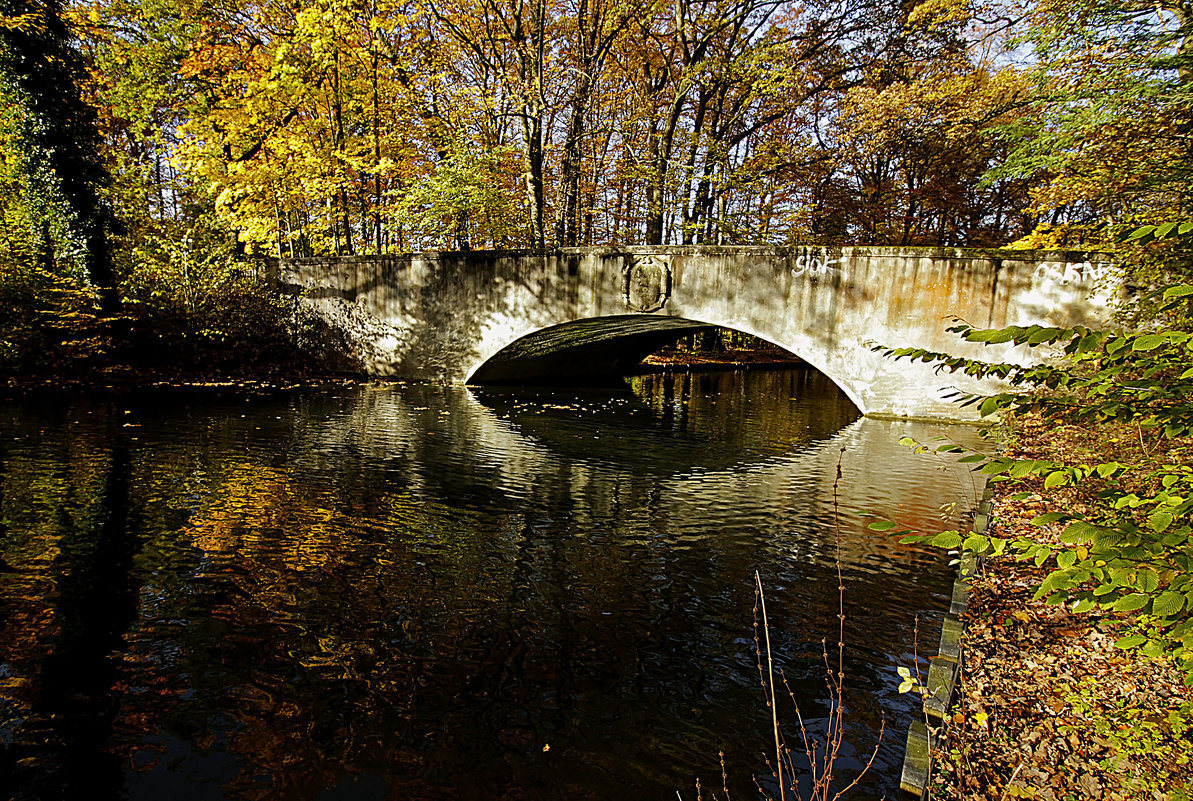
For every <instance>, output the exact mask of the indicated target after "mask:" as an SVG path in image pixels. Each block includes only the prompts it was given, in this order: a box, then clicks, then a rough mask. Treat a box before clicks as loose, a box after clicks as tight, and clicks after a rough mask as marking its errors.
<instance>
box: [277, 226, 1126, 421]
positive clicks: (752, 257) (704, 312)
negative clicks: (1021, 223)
mask: <svg viewBox="0 0 1193 801" xmlns="http://www.w3.org/2000/svg"><path fill="white" fill-rule="evenodd" d="M1110 269H1111V266H1110V265H1108V264H1107V263H1106V262H1105V261H1104V260H1100V259H1098V257H1097V256H1089V255H1087V254H1077V253H1033V252H1024V251H1019V252H1006V251H964V250H960V249H952V248H886V247H845V248H821V247H785V248H776V247H707V246H693V247H617V248H562V249H558V250H552V251H472V252H467V253H420V254H410V255H404V256H366V257H334V258H322V259H298V260H289V261H276V260H275V261H272V262H271V263H270V270H271V271H272V274H273V275H274V276H275V277H276V278H277V279H278V281H279V283H280V284H281V287H282V289H283V291H286V292H289V293H291V294H293V295H295V296H296V297H297V298H298V301H297V302H299V303H302V304H305V305H306V306H307V307H308V308H310V309H311V310H312V311H314V312H316V313H317V314H319V315H321V316H322V317H323V318H324V319H325V320H326V321H327V323H328V324H329V325H330V326H331V327H332V328H335V329H338V330H340V331H341V332H342V334H343V339H344V341H345V342H346V343H347V344H348V346H349V350H350V355H351V357H352V361H353V364H352V368H353V369H355V370H357V371H360V372H365V373H368V374H372V375H381V376H400V377H406V378H415V379H426V380H433V381H447V382H454V383H463V382H466V381H468V380H474V381H484V380H494V376H495V375H496V376H499V375H500V373H499V371H498V368H497V366H496V365H489V366H488V367H484V365H485V364H486V363H487V362H489V361H490V360H491V359H493V358H494V357H496V356H497V355H498V354H501V353H503V352H504V356H502V357H501V359H499V363H504V365H505V366H504V367H503V368H501V369H504V370H506V371H507V373H508V371H510V370H515V369H523V368H525V365H523V367H522V368H517V367H515V366H514V362H516V361H517V359H513V358H507V357H510V356H511V355H517V353H518V352H519V350H521V351H525V352H524V353H522V356H527V355H532V356H533V355H534V354H533V353H530V351H533V350H534V349H535V348H541V347H545V344H544V343H547V342H548V340H549V339H550V337H552V336H573V335H579V334H580V333H582V332H583V331H584V330H585V328H584V326H586V325H587V326H590V328H591V330H590V333H592V332H593V331H595V330H596V329H599V328H601V327H602V326H612V327H611V328H609V329H608V331H607V333H610V334H611V335H612V334H616V335H617V336H624V335H625V333H626V330H628V329H626V328H625V326H627V325H630V324H631V323H632V324H633V325H636V326H640V327H641V330H640V332H639V333H640V335H641V336H642V337H644V339H643V340H642V342H643V343H645V341H646V340H647V339H649V338H650V337H651V336H661V335H662V333H663V332H665V331H670V332H671V334H669V335H673V334H674V333H675V329H676V327H682V326H701V325H717V326H723V327H725V328H732V329H734V330H737V331H742V332H745V333H748V334H753V335H754V336H757V337H760V338H762V339H765V340H767V341H769V342H773V343H775V344H777V345H779V346H780V347H783V348H785V349H787V350H789V351H791V352H792V353H795V354H796V355H798V356H800V357H801V358H803V359H805V360H806V361H807V362H808V363H809V364H811V365H812V366H813V367H815V368H817V369H818V370H820V371H821V372H823V373H824V374H825V375H827V376H829V377H830V378H831V379H832V380H833V381H834V382H835V383H836V384H837V385H838V386H839V387H841V389H842V390H843V391H844V392H845V394H846V395H847V396H848V397H849V398H850V400H852V401H853V403H854V404H855V405H856V406H857V407H858V409H860V410H861V411H862V413H863V414H867V415H870V416H881V417H915V418H929V419H951V420H956V419H966V418H968V419H973V418H974V417H976V413H975V412H974V411H973V410H972V408H968V409H960V408H959V407H957V406H956V405H954V404H953V403H952V402H951V401H950V400H949V396H950V394H951V393H952V392H953V391H954V389H961V390H963V391H977V392H991V391H997V389H998V387H997V385H994V384H991V383H982V382H976V381H973V380H970V379H966V378H965V377H964V376H956V375H944V376H940V375H937V374H936V372H935V371H934V370H933V366H932V365H929V364H923V363H911V362H908V361H900V362H895V361H892V360H890V359H886V358H884V357H883V356H881V355H880V354H878V353H875V352H873V351H871V350H870V347H869V345H868V343H869V342H871V341H873V342H878V343H882V344H885V345H890V346H910V347H921V348H925V349H927V350H932V351H942V352H950V353H955V354H958V355H962V356H970V357H974V358H979V359H985V360H987V361H1009V362H1018V363H1028V362H1031V361H1033V360H1034V359H1036V358H1037V357H1038V354H1037V353H1036V352H1034V351H1032V350H1030V349H1028V348H1026V347H1018V348H1016V347H1013V346H1009V345H993V346H983V345H981V344H979V343H964V342H961V341H960V340H958V339H957V338H956V337H955V336H953V335H952V334H949V333H947V331H946V330H945V329H946V328H947V327H948V325H949V318H950V317H951V316H956V317H959V318H961V319H964V320H967V321H968V322H970V323H972V324H973V325H976V326H978V327H990V328H997V327H1003V326H1007V325H1031V324H1039V325H1054V326H1072V325H1077V324H1084V325H1098V324H1100V323H1101V322H1103V321H1104V320H1105V319H1106V318H1107V316H1108V306H1109V301H1110V297H1108V296H1107V295H1105V294H1100V293H1098V292H1097V291H1095V290H1096V289H1097V286H1098V281H1099V280H1100V279H1102V278H1103V277H1104V276H1105V275H1106V274H1107V272H1108V271H1109V270H1110ZM600 320H604V321H605V322H596V323H593V322H589V323H584V322H583V321H600ZM644 320H654V321H655V322H650V323H647V322H644ZM576 325H579V326H580V327H578V328H576V327H567V328H562V327H561V326H576ZM557 327H559V328H557ZM544 330H546V331H551V332H552V333H551V334H549V335H545V334H536V332H540V331H544ZM618 330H620V332H621V333H620V334H618V333H617V331H618ZM544 337H546V338H544ZM630 345H631V341H630V340H625V341H623V342H622V346H624V347H627V348H629V347H630ZM602 347H605V348H607V347H609V346H602ZM507 348H510V349H512V350H506V349H507ZM632 349H633V350H636V349H637V346H634V347H633V348H632ZM565 352H566V351H561V352H560V353H561V354H562V353H565ZM593 352H594V353H595V352H596V351H593ZM538 355H539V356H540V357H542V358H544V359H545V358H547V354H546V352H543V353H540V354H538ZM573 355H574V354H573ZM605 357H608V358H625V359H628V358H633V354H632V353H628V354H627V355H625V356H623V357H615V356H614V355H611V352H606V353H605ZM551 358H553V359H554V360H555V365H556V366H557V367H559V366H568V367H570V368H571V369H578V368H576V366H575V364H568V362H569V361H572V360H570V359H568V358H567V357H566V356H564V355H560V354H557V355H556V356H554V357H551Z"/></svg>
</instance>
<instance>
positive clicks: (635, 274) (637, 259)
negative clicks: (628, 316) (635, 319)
mask: <svg viewBox="0 0 1193 801" xmlns="http://www.w3.org/2000/svg"><path fill="white" fill-rule="evenodd" d="M669 297H671V262H670V259H668V258H667V257H666V256H658V255H656V256H631V257H630V258H629V261H628V263H627V264H626V268H625V305H626V306H627V307H628V308H629V309H630V311H636V312H653V311H658V310H659V309H661V308H663V306H665V305H666V303H667V298H669Z"/></svg>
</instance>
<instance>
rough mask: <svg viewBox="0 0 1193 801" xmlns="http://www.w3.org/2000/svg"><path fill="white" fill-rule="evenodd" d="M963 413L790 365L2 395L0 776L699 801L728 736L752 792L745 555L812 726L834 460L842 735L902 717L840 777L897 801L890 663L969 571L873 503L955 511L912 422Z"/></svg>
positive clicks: (744, 790) (904, 716) (140, 785)
mask: <svg viewBox="0 0 1193 801" xmlns="http://www.w3.org/2000/svg"><path fill="white" fill-rule="evenodd" d="M942 434H943V435H947V436H950V437H954V438H957V437H962V438H970V439H971V440H972V437H973V434H972V432H970V431H968V430H967V429H959V428H942V429H932V428H930V427H926V426H923V425H913V424H896V423H884V422H878V421H873V420H864V419H859V418H858V416H857V413H856V411H855V410H854V409H853V407H852V406H851V405H850V404H849V402H848V401H847V400H846V399H845V398H844V397H843V396H842V395H841V394H840V393H839V392H838V391H837V390H836V389H835V388H834V387H833V386H832V385H831V384H830V383H828V382H827V380H825V379H824V378H823V377H821V376H820V375H819V374H817V373H814V372H810V371H805V370H792V371H781V372H756V373H745V374H742V373H719V374H703V375H700V374H697V375H694V376H683V375H678V376H663V375H656V376H644V377H639V378H635V379H632V380H631V382H630V385H629V386H628V387H626V388H625V389H618V390H607V391H584V392H580V391H576V390H571V391H568V390H553V391H547V390H542V391H536V390H529V389H522V390H508V391H500V392H497V391H492V392H485V393H481V392H475V391H469V390H464V389H460V388H447V387H439V386H429V385H381V384H378V385H368V386H359V387H332V388H325V389H313V390H303V391H297V392H293V393H288V394H279V395H276V396H272V397H266V398H262V397H256V398H245V397H236V396H230V395H227V394H225V395H214V394H211V393H207V394H194V393H192V394H186V395H183V394H178V393H174V394H169V393H166V392H157V393H149V392H146V393H144V394H138V395H132V396H127V397H124V398H120V399H117V400H103V401H87V400H71V401H66V400H63V401H57V402H52V403H47V402H45V401H39V402H37V403H10V404H7V405H3V406H0V560H2V561H0V790H3V791H6V792H5V793H4V795H5V796H6V797H7V796H8V795H11V796H13V797H15V798H17V799H38V801H40V800H41V799H52V798H76V797H85V798H88V799H96V800H97V801H103V800H104V799H117V798H128V799H167V800H168V801H183V799H320V800H322V799H454V800H456V801H460V800H462V799H520V798H525V799H675V798H676V791H677V790H678V791H680V792H681V793H682V796H683V797H684V798H695V796H696V792H695V782H696V780H697V779H698V778H699V779H701V780H702V781H703V784H704V786H705V787H706V788H709V787H713V788H716V789H718V790H719V788H720V784H721V769H720V763H719V759H718V752H720V751H724V753H725V763H726V767H727V771H728V776H729V778H728V782H729V788H730V790H731V791H732V793H733V795H734V797H736V798H738V799H745V798H754V797H757V790H756V789H755V784H754V777H758V780H759V781H760V782H761V783H762V785H763V787H764V788H765V787H768V786H769V784H768V781H767V780H766V778H765V777H766V775H767V774H768V768H767V767H766V763H765V753H766V752H767V749H768V748H769V744H770V742H771V735H770V732H769V728H768V727H769V712H768V710H767V708H766V706H765V703H764V701H763V698H762V694H761V690H760V688H759V677H758V669H757V657H756V655H755V651H754V628H753V620H754V613H753V608H754V604H755V596H754V590H753V586H752V582H753V575H754V572H755V571H759V572H760V573H761V575H762V578H763V582H764V584H765V587H766V591H767V605H768V611H769V613H770V619H771V637H772V642H773V644H774V647H775V652H776V657H777V661H778V664H779V665H780V666H781V667H782V668H783V670H784V672H785V674H786V677H787V679H788V681H789V683H790V685H791V688H792V690H793V692H794V694H795V695H796V697H797V698H798V700H799V701H800V704H801V707H802V709H803V711H804V714H805V717H806V718H812V719H820V718H822V717H823V716H824V714H825V709H826V707H825V697H826V691H825V682H824V665H823V661H822V658H821V644H820V643H821V638H822V637H824V636H825V635H826V634H828V633H830V632H832V631H833V630H834V628H835V625H836V613H837V608H836V605H837V593H836V589H835V587H836V581H835V567H834V560H833V554H834V513H833V481H834V478H835V476H836V471H837V463H838V459H840V461H841V470H842V478H841V479H840V487H839V495H840V512H839V515H838V516H837V517H838V518H839V523H840V532H841V557H842V562H843V570H844V576H845V584H846V586H847V590H846V593H845V595H846V611H847V615H848V619H847V627H846V628H847V634H846V639H847V643H848V645H847V651H846V662H847V665H846V670H847V671H848V674H849V676H848V679H847V681H848V690H847V698H846V705H847V709H848V712H847V715H848V720H849V723H850V727H851V729H850V732H849V743H848V744H847V745H846V746H845V748H844V749H843V754H844V757H843V759H844V764H845V765H846V767H848V766H850V765H852V766H853V767H856V765H857V759H858V758H859V755H860V758H862V759H864V758H865V756H867V755H868V753H869V750H870V749H871V748H872V747H873V745H874V743H875V741H876V739H877V737H878V733H879V729H880V727H881V726H882V725H883V724H882V721H883V720H885V729H886V733H885V735H884V737H883V740H882V744H881V746H880V749H879V754H878V757H877V759H876V761H875V764H874V767H873V769H872V770H871V772H870V773H869V774H868V776H867V778H866V780H865V782H864V783H863V785H862V786H861V788H860V789H859V791H858V792H857V793H856V795H855V796H854V797H858V798H877V797H880V796H882V795H884V794H885V795H887V796H888V797H890V796H893V795H894V794H895V792H896V791H897V787H898V777H899V765H900V762H901V760H902V752H903V736H904V732H905V730H906V725H907V724H908V722H909V721H910V719H911V715H912V703H911V702H912V699H911V698H910V697H909V696H900V695H899V694H898V693H897V691H896V687H897V685H898V681H899V680H898V676H897V675H896V672H895V669H896V667H898V666H900V665H909V664H910V663H911V662H912V660H913V653H914V644H913V628H914V625H915V622H916V620H917V616H918V617H919V620H920V639H921V642H923V643H925V646H924V647H923V648H922V650H931V645H928V644H929V643H933V642H934V639H935V637H936V636H937V635H936V631H934V630H933V625H934V623H935V622H937V621H938V620H939V611H940V610H942V609H943V608H944V607H945V606H946V603H947V602H946V601H945V592H946V591H947V589H948V586H949V584H950V583H951V575H950V569H949V568H948V567H947V565H946V564H945V563H944V560H943V558H941V557H940V556H939V555H938V554H936V553H933V552H930V551H926V550H922V549H915V548H911V547H908V546H902V545H899V544H897V543H896V542H895V541H894V538H893V537H891V536H890V535H889V534H885V533H878V532H872V531H868V530H867V529H866V522H868V521H867V520H866V519H865V518H863V517H861V516H860V513H861V512H865V511H874V512H880V513H885V514H888V515H892V516H895V517H897V518H898V519H899V520H901V521H903V522H905V523H909V524H923V525H926V526H936V525H940V516H941V512H940V511H939V507H940V506H941V505H942V504H948V503H954V502H955V503H956V504H957V512H956V513H953V515H954V518H955V516H956V515H957V514H959V513H960V512H963V511H965V510H966V509H968V507H969V505H970V504H971V503H972V501H973V495H974V485H973V482H972V481H971V480H970V476H969V474H968V473H967V472H965V471H964V470H963V469H959V468H956V467H948V466H944V465H942V464H940V463H938V462H936V461H933V460H931V459H929V458H927V457H917V456H914V455H913V454H911V453H910V452H908V451H907V450H906V449H905V448H903V447H901V446H899V445H898V444H897V440H898V439H899V437H900V436H903V435H911V436H915V437H918V438H921V439H923V438H930V437H933V436H937V435H942ZM842 449H844V452H843V453H842ZM783 711H784V713H787V714H788V715H789V717H793V716H791V715H790V712H789V709H787V708H784V710H783ZM815 722H816V721H813V725H815ZM790 731H791V734H792V735H793V741H794V736H796V735H797V734H798V732H797V730H796V729H795V728H794V727H792V728H791V729H790ZM705 796H706V797H707V790H706V793H705Z"/></svg>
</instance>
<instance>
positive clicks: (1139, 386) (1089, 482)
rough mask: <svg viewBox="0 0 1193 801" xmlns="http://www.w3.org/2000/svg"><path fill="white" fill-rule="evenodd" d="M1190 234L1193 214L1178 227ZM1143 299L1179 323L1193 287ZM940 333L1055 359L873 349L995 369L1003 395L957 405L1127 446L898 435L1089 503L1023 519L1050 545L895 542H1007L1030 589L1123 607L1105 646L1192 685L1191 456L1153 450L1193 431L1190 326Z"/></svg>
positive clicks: (1168, 231) (1191, 303) (937, 537)
mask: <svg viewBox="0 0 1193 801" xmlns="http://www.w3.org/2000/svg"><path fill="white" fill-rule="evenodd" d="M1181 229H1182V225H1172V226H1158V227H1156V228H1155V229H1154V231H1153V232H1152V234H1154V235H1155V236H1157V237H1165V236H1173V235H1177V234H1181V233H1182V231H1181ZM1174 232H1176V233H1175V234H1174ZM1191 232H1193V222H1190V223H1189V224H1188V225H1187V226H1185V228H1184V232H1183V233H1191ZM1152 295H1153V296H1154V297H1155V298H1156V299H1158V300H1161V301H1163V302H1164V303H1165V304H1167V306H1166V307H1165V308H1167V309H1169V310H1173V309H1181V310H1183V312H1182V313H1183V314H1184V316H1185V318H1186V319H1193V285H1187V284H1179V285H1174V286H1169V287H1164V288H1161V289H1158V290H1156V291H1155V292H1153V293H1152ZM950 330H952V331H953V332H954V333H956V334H959V335H960V336H962V337H964V338H965V339H966V340H968V341H971V342H980V343H984V344H989V345H995V344H999V343H1004V344H1014V345H1027V346H1028V347H1035V346H1039V345H1043V344H1045V343H1047V344H1050V345H1052V346H1054V347H1055V348H1057V349H1059V354H1060V360H1059V361H1058V362H1055V363H1053V364H1050V365H1036V366H1031V367H1022V366H1012V365H1005V364H997V363H984V362H978V361H976V360H971V359H964V358H959V357H954V356H937V355H934V354H930V353H927V352H925V351H922V350H915V349H900V350H888V351H886V352H887V353H888V355H891V356H892V357H894V358H896V359H898V358H914V359H919V360H925V361H936V363H937V364H938V366H939V367H941V368H942V369H947V370H950V371H960V372H964V373H966V374H968V375H973V376H976V377H980V378H984V377H999V378H1003V379H1005V380H1006V381H1008V383H1009V384H1010V385H1011V387H1012V388H1011V389H1010V390H1009V391H1007V392H1003V393H999V394H994V395H989V396H975V395H972V394H958V395H957V396H955V398H954V399H955V400H956V401H957V402H959V403H961V404H962V405H967V406H972V405H976V406H977V411H978V412H979V413H980V414H981V415H982V416H984V417H986V416H991V415H995V414H1007V413H1010V414H1011V415H1017V414H1024V413H1032V414H1035V415H1037V416H1039V417H1040V418H1041V419H1042V420H1043V421H1045V427H1047V425H1049V424H1051V425H1056V426H1060V425H1080V426H1083V427H1085V428H1086V429H1087V430H1092V431H1094V432H1098V431H1108V430H1113V431H1115V432H1120V433H1119V436H1125V437H1128V438H1129V439H1130V440H1131V442H1130V445H1131V448H1129V449H1123V448H1117V447H1114V446H1111V445H1110V444H1109V443H1107V442H1101V443H1096V444H1095V445H1094V446H1093V448H1092V449H1091V450H1090V451H1089V452H1082V453H1079V454H1077V453H1067V452H1063V451H1057V452H1056V453H1054V454H1051V455H1050V458H1035V459H1015V458H1011V457H1009V456H1006V455H1001V454H989V453H983V452H979V451H966V450H965V449H964V448H960V447H958V446H943V447H939V448H935V449H931V448H926V447H924V446H922V445H919V444H918V443H910V444H911V445H913V446H914V447H916V449H917V450H918V452H921V453H933V452H934V453H949V454H953V455H955V456H956V457H957V461H958V463H960V464H969V465H973V469H974V470H975V471H976V472H978V473H980V474H983V475H986V476H989V477H990V479H991V480H992V481H1007V482H1012V483H1014V482H1024V483H1026V486H1027V487H1028V488H1030V489H1031V490H1032V491H1033V492H1034V493H1040V492H1042V493H1044V494H1049V493H1056V492H1059V491H1062V490H1065V489H1066V488H1075V489H1076V490H1078V491H1079V492H1080V493H1081V494H1082V495H1083V496H1084V497H1085V499H1086V500H1087V502H1088V503H1091V504H1092V505H1091V506H1089V507H1088V508H1084V507H1082V508H1081V509H1080V511H1078V508H1067V509H1066V508H1062V509H1057V510H1055V511H1048V512H1045V513H1043V514H1040V515H1037V516H1036V517H1035V518H1034V519H1032V520H1031V523H1032V524H1033V525H1036V526H1040V527H1049V526H1053V525H1057V524H1061V525H1063V529H1062V530H1061V531H1060V534H1059V542H1057V541H1056V540H1055V539H1050V538H1049V535H1042V536H1041V537H1039V538H1036V537H1029V536H1022V537H1016V538H1014V539H1011V540H1009V541H1008V540H1005V539H999V538H994V537H990V536H988V535H987V534H985V533H970V534H968V535H963V534H961V533H959V532H956V531H943V532H940V533H937V534H931V535H910V536H905V537H904V539H903V541H904V542H921V543H929V544H932V545H936V546H938V547H942V548H947V549H956V548H961V549H963V550H966V551H971V552H973V553H976V554H988V555H995V554H1001V553H1003V552H1006V551H1009V552H1011V553H1013V554H1014V555H1015V557H1016V558H1018V559H1020V560H1024V561H1030V562H1032V563H1034V564H1036V565H1038V566H1040V567H1042V568H1045V569H1046V571H1047V572H1046V574H1045V576H1044V578H1043V579H1042V580H1041V582H1040V585H1039V587H1038V588H1037V591H1036V597H1037V598H1042V599H1046V600H1047V601H1048V602H1049V603H1065V604H1068V605H1070V608H1071V609H1072V610H1073V611H1074V612H1076V613H1081V612H1089V611H1091V610H1094V609H1097V608H1101V609H1103V610H1107V611H1108V612H1111V613H1115V614H1119V615H1124V616H1130V617H1131V618H1132V619H1133V620H1134V621H1135V622H1136V625H1137V626H1139V627H1140V632H1139V633H1136V634H1132V635H1131V636H1129V637H1124V638H1122V639H1121V640H1119V642H1118V645H1119V647H1123V648H1138V649H1140V650H1141V651H1142V652H1143V653H1145V654H1148V655H1168V656H1169V657H1171V658H1174V659H1176V660H1177V661H1178V663H1180V664H1181V665H1182V666H1183V667H1184V669H1185V670H1186V671H1187V674H1188V676H1189V678H1190V680H1191V681H1193V466H1190V465H1189V464H1187V463H1185V462H1187V458H1185V459H1182V458H1180V457H1179V456H1173V457H1165V454H1166V453H1172V454H1177V455H1179V454H1181V453H1182V450H1181V448H1185V449H1186V450H1185V451H1184V453H1187V452H1188V451H1187V449H1188V447H1189V446H1188V444H1187V443H1186V442H1183V439H1184V438H1188V437H1190V436H1191V435H1193V335H1191V334H1190V333H1188V332H1186V331H1181V330H1176V329H1173V328H1168V329H1164V328H1159V329H1157V330H1150V331H1149V330H1144V331H1114V330H1094V329H1089V328H1085V327H1080V326H1077V327H1073V328H1067V329H1060V328H1043V327H1040V326H1011V327H1008V328H1003V329H974V328H972V327H971V326H969V325H967V324H965V323H961V322H958V323H957V324H956V325H954V326H953V327H952V328H951V329H950ZM1136 440H1137V443H1136ZM1124 454H1133V455H1130V456H1126V455H1124ZM1110 457H1113V458H1110ZM1027 495H1028V493H1021V494H1019V495H1018V496H1016V497H1019V498H1021V499H1022V498H1024V497H1026V496H1027ZM884 530H885V529H884Z"/></svg>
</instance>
